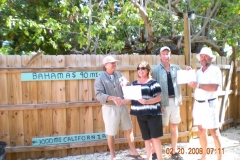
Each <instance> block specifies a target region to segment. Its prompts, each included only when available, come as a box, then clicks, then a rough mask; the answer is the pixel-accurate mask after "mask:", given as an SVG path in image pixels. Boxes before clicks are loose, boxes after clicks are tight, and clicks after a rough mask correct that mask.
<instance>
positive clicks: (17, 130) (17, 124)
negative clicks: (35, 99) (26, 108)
mask: <svg viewBox="0 0 240 160" xmlns="http://www.w3.org/2000/svg"><path fill="white" fill-rule="evenodd" d="M7 66H11V67H21V57H20V56H8V57H7ZM7 79H8V83H7V89H8V103H9V104H21V103H22V85H21V77H20V74H19V73H17V74H14V73H9V74H8V76H7ZM9 126H14V127H10V141H11V143H10V145H11V146H23V145H24V129H23V111H21V110H16V111H9ZM11 158H13V159H14V158H15V159H17V158H25V153H17V154H12V157H11Z"/></svg>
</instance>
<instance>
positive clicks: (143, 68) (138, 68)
mask: <svg viewBox="0 0 240 160" xmlns="http://www.w3.org/2000/svg"><path fill="white" fill-rule="evenodd" d="M145 69H147V68H146V67H137V70H145Z"/></svg>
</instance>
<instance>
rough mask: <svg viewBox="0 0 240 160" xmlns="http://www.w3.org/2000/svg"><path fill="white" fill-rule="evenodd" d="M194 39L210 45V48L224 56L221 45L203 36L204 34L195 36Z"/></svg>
mask: <svg viewBox="0 0 240 160" xmlns="http://www.w3.org/2000/svg"><path fill="white" fill-rule="evenodd" d="M196 41H197V42H201V43H203V44H205V45H207V46H209V47H211V48H212V50H214V51H216V52H217V53H218V54H219V55H220V56H224V55H225V53H224V52H223V50H222V47H220V46H219V45H217V44H216V43H215V42H214V41H213V40H211V39H207V37H205V36H199V37H196Z"/></svg>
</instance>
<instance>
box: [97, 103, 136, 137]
mask: <svg viewBox="0 0 240 160" xmlns="http://www.w3.org/2000/svg"><path fill="white" fill-rule="evenodd" d="M102 115H103V121H104V125H105V134H106V135H110V136H115V135H116V134H117V132H118V130H119V129H120V130H129V129H131V128H132V121H131V118H130V114H129V113H128V109H127V107H126V106H125V105H122V106H109V105H108V106H102Z"/></svg>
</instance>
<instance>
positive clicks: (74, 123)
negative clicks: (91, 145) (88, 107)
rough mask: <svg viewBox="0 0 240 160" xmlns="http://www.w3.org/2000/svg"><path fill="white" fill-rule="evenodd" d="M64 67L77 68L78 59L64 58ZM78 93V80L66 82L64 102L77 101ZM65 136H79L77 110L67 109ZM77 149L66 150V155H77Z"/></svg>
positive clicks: (74, 57)
mask: <svg viewBox="0 0 240 160" xmlns="http://www.w3.org/2000/svg"><path fill="white" fill-rule="evenodd" d="M66 66H67V67H76V66H78V59H77V56H76V55H70V56H66ZM78 96H79V91H78V80H71V81H66V101H67V102H74V101H75V102H76V101H78ZM66 112H67V117H66V118H67V135H71V134H79V126H80V121H79V120H78V117H79V114H78V113H79V108H77V107H75V108H67V111H66ZM79 154H80V149H79V148H72V149H69V150H68V155H79Z"/></svg>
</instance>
